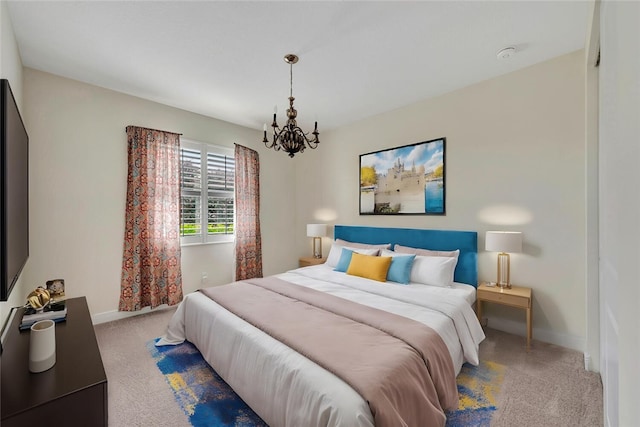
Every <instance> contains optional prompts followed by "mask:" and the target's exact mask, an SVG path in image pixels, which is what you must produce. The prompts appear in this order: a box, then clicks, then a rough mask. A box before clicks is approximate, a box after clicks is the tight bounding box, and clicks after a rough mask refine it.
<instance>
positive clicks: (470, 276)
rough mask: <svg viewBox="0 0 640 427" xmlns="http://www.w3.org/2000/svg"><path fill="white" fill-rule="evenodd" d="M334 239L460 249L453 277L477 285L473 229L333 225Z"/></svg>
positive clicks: (476, 246)
mask: <svg viewBox="0 0 640 427" xmlns="http://www.w3.org/2000/svg"><path fill="white" fill-rule="evenodd" d="M334 237H335V238H336V239H342V240H347V241H349V242H359V243H368V244H372V245H375V244H383V243H391V248H393V247H394V246H395V245H396V244H400V245H402V246H411V247H413V248H422V249H431V250H434V251H454V250H456V249H460V256H459V257H458V264H457V266H456V270H455V273H454V276H453V278H454V280H455V281H456V282H459V283H467V284H469V285H472V286H475V287H478V233H476V232H475V231H454V230H424V229H417V228H385V227H364V226H355V225H336V226H335V230H334Z"/></svg>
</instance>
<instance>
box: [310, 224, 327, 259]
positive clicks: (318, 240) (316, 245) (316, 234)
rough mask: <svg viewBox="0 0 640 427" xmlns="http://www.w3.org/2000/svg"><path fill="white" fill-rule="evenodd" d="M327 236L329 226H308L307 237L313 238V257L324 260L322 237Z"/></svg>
mask: <svg viewBox="0 0 640 427" xmlns="http://www.w3.org/2000/svg"><path fill="white" fill-rule="evenodd" d="M326 235H327V224H307V237H313V257H314V258H322V237H324V236H326Z"/></svg>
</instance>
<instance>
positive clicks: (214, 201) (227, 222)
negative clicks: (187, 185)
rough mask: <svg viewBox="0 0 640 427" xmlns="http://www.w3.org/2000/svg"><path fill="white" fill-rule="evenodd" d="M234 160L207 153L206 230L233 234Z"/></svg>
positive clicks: (211, 232)
mask: <svg viewBox="0 0 640 427" xmlns="http://www.w3.org/2000/svg"><path fill="white" fill-rule="evenodd" d="M234 181H235V161H234V159H233V157H230V156H225V155H224V154H218V153H214V152H208V153H207V197H208V199H207V207H208V211H207V231H208V234H210V235H211V234H214V235H215V234H233V197H234Z"/></svg>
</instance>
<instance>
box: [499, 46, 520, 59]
mask: <svg viewBox="0 0 640 427" xmlns="http://www.w3.org/2000/svg"><path fill="white" fill-rule="evenodd" d="M515 54H516V48H515V47H513V46H509V47H505V48H504V49H500V50H499V51H498V53H497V55H496V56H497V57H498V59H507V58H510V57H512V56H513V55H515Z"/></svg>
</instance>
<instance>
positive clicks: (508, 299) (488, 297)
mask: <svg viewBox="0 0 640 427" xmlns="http://www.w3.org/2000/svg"><path fill="white" fill-rule="evenodd" d="M478 299H481V300H484V301H493V302H499V303H501V304H507V305H513V306H515V307H522V308H528V307H529V301H530V300H529V298H526V297H520V296H517V295H507V294H503V293H500V292H486V291H481V290H479V291H478Z"/></svg>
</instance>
